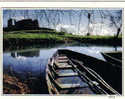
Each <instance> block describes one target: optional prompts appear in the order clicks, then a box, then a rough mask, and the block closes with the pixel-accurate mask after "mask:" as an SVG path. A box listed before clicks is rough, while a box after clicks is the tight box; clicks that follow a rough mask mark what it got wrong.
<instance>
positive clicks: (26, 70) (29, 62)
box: [3, 45, 122, 93]
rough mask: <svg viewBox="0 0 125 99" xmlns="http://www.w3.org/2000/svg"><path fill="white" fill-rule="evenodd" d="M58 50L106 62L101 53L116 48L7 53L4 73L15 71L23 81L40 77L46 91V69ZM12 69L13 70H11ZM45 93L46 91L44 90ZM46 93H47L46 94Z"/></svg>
mask: <svg viewBox="0 0 125 99" xmlns="http://www.w3.org/2000/svg"><path fill="white" fill-rule="evenodd" d="M58 48H66V49H70V50H73V51H77V52H80V53H83V54H87V55H90V56H93V57H96V58H98V59H101V60H104V58H103V56H102V55H101V54H100V52H104V51H114V47H111V46H110V47H105V46H94V45H72V46H65V45H62V46H60V47H57V46H56V47H55V48H47V49H45V48H44V49H43V48H41V49H39V50H38V49H37V50H31V49H30V51H28V50H27V51H23V52H20V51H15V52H5V53H4V55H3V66H4V67H3V71H4V72H8V71H11V70H13V71H14V73H15V75H18V76H19V77H20V78H21V79H26V78H27V75H29V74H30V75H31V76H39V77H41V78H42V80H43V82H41V83H42V86H43V87H42V88H43V89H45V69H46V65H47V63H48V59H49V58H50V57H51V56H52V55H53V53H54V52H55V51H56V50H57V49H58ZM115 50H116V48H115ZM117 50H122V49H121V47H117ZM10 68H11V69H10ZM44 91H45V90H44ZM44 93H46V92H44Z"/></svg>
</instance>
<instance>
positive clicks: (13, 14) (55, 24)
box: [3, 8, 122, 35]
mask: <svg viewBox="0 0 125 99" xmlns="http://www.w3.org/2000/svg"><path fill="white" fill-rule="evenodd" d="M88 13H89V14H90V15H91V16H90V20H89V18H88ZM111 17H112V19H111ZM9 18H12V19H15V20H16V21H19V20H22V19H32V20H35V19H37V20H38V22H39V25H40V27H47V28H53V29H56V30H57V31H64V32H67V33H72V34H76V35H86V34H87V33H88V32H89V33H90V34H91V35H114V34H115V33H116V32H117V28H118V27H120V25H121V24H122V9H99V8H94V9H93V8H92V9H67V10H66V9H65V10H64V9H36V10H35V9H25V10H21V9H17V10H16V9H4V10H3V26H4V27H7V20H8V19H9ZM114 23H115V24H114Z"/></svg>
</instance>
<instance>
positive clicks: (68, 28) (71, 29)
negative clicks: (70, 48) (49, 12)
mask: <svg viewBox="0 0 125 99" xmlns="http://www.w3.org/2000/svg"><path fill="white" fill-rule="evenodd" d="M56 30H57V31H59V32H61V31H62V32H66V33H72V34H74V33H76V29H75V26H74V25H64V24H59V25H57V26H56Z"/></svg>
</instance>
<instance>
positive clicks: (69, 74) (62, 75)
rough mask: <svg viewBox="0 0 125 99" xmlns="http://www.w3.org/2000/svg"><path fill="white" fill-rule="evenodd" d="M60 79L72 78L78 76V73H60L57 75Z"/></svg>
mask: <svg viewBox="0 0 125 99" xmlns="http://www.w3.org/2000/svg"><path fill="white" fill-rule="evenodd" d="M57 75H58V76H59V77H70V76H78V73H75V72H74V73H59V74H57Z"/></svg>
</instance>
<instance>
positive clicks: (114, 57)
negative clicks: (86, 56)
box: [102, 51, 122, 66]
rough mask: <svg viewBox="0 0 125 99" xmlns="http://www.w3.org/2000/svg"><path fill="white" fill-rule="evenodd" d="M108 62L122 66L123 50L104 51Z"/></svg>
mask: <svg viewBox="0 0 125 99" xmlns="http://www.w3.org/2000/svg"><path fill="white" fill-rule="evenodd" d="M102 55H103V56H104V58H105V59H106V60H107V62H110V63H112V64H116V65H119V66H122V52H121V51H119V52H116V51H115V52H105V53H102Z"/></svg>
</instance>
